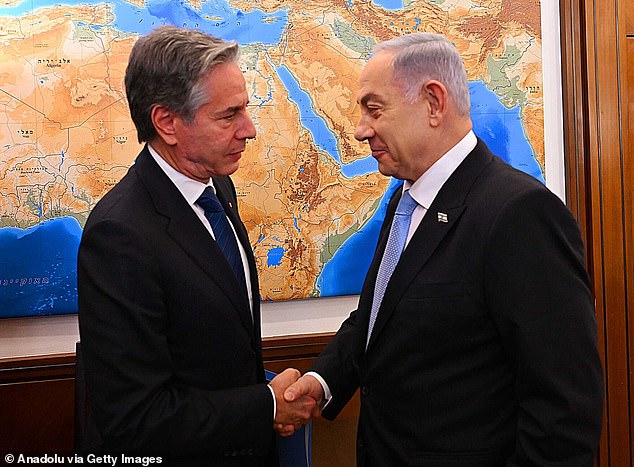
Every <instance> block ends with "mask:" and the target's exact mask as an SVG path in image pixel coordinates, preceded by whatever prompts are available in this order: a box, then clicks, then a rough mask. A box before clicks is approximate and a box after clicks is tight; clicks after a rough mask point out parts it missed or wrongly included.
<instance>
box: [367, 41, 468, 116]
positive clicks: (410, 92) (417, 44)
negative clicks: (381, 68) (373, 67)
mask: <svg viewBox="0 0 634 467" xmlns="http://www.w3.org/2000/svg"><path fill="white" fill-rule="evenodd" d="M383 50H386V51H394V52H396V55H395V56H394V59H393V62H392V66H393V67H394V78H395V80H396V81H397V83H399V84H400V85H401V86H402V87H403V91H404V94H405V99H406V100H407V101H408V102H410V103H412V102H415V101H416V99H418V97H419V93H420V89H421V87H422V86H423V85H424V84H425V83H426V82H427V81H429V80H432V79H433V80H438V81H440V82H441V83H442V84H444V85H445V87H446V88H447V91H448V93H449V95H450V96H451V97H452V98H453V100H454V102H455V104H456V108H457V109H458V113H460V115H462V116H467V115H469V111H470V107H471V104H470V100H469V84H468V83H467V73H466V71H465V68H464V63H463V62H462V58H461V57H460V54H459V53H458V50H456V47H455V46H454V45H453V44H452V43H451V42H449V40H448V39H447V38H446V37H445V36H443V35H442V34H433V33H428V32H418V33H413V34H407V35H404V36H400V37H396V38H394V39H391V40H388V41H385V42H381V43H379V44H377V45H376V46H375V47H374V52H380V51H383Z"/></svg>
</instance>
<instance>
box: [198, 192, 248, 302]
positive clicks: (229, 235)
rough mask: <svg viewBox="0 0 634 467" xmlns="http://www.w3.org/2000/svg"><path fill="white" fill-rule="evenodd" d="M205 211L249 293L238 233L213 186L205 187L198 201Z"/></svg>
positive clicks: (212, 228) (245, 291)
mask: <svg viewBox="0 0 634 467" xmlns="http://www.w3.org/2000/svg"><path fill="white" fill-rule="evenodd" d="M196 204H198V205H199V206H200V207H201V208H203V210H204V211H205V217H206V218H207V220H208V221H209V223H210V224H211V230H213V232H214V236H215V237H216V243H217V244H218V246H219V247H220V249H221V250H222V252H223V253H224V255H225V258H226V259H227V262H228V263H229V265H230V266H231V269H232V270H233V273H234V274H235V276H236V279H237V280H238V283H239V284H240V287H241V288H242V290H243V291H244V293H245V295H246V293H247V284H246V277H245V274H244V266H243V265H242V257H241V256H240V249H239V248H238V242H237V240H236V235H235V233H234V232H233V229H232V228H231V224H230V223H229V219H227V214H226V213H225V210H224V208H223V207H222V204H220V201H219V200H218V197H217V196H216V193H214V190H213V189H212V188H211V187H209V186H208V187H207V188H205V191H203V194H202V195H200V198H198V201H196Z"/></svg>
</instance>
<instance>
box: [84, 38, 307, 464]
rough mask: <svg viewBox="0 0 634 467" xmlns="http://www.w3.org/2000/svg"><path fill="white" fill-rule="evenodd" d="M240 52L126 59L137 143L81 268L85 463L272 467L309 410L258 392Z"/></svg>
mask: <svg viewBox="0 0 634 467" xmlns="http://www.w3.org/2000/svg"><path fill="white" fill-rule="evenodd" d="M237 54H238V46H237V44H236V43H235V42H225V41H223V40H220V39H216V38H214V37H211V36H209V35H207V34H204V33H202V32H199V31H192V30H186V29H181V28H177V27H170V26H165V27H160V28H158V29H155V30H154V31H152V32H151V33H150V34H148V35H147V36H145V37H142V38H140V39H139V40H138V41H137V42H136V44H135V45H134V47H133V49H132V52H131V55H130V60H129V64H128V68H127V70H126V76H125V85H126V93H127V98H128V103H129V107H130V113H131V115H132V119H133V121H134V123H135V126H136V128H137V132H138V138H139V142H146V143H147V144H146V145H145V147H144V148H143V150H142V151H141V153H140V154H139V155H138V157H137V159H136V161H135V163H134V165H133V166H132V167H131V168H130V170H129V171H128V173H127V174H126V175H125V177H123V179H122V180H121V181H120V182H119V183H118V184H117V185H116V186H115V187H114V188H113V189H112V190H111V191H110V192H109V193H107V194H106V195H105V196H104V197H103V199H102V200H101V201H100V202H99V203H97V205H96V206H95V208H94V209H93V211H92V213H91V214H90V217H89V219H88V221H87V223H86V227H85V229H84V233H83V236H82V240H81V245H80V250H79V258H78V289H79V327H80V337H81V348H82V355H83V361H84V367H85V373H86V380H87V393H88V400H89V404H90V407H91V413H90V420H89V422H88V428H87V430H88V433H87V434H86V436H85V437H86V438H87V439H88V440H90V441H91V443H89V444H88V445H87V446H84V450H85V451H86V452H92V453H95V452H107V453H111V454H120V453H125V454H137V455H138V454H141V455H144V456H156V457H160V458H161V461H162V463H163V464H164V465H165V464H168V465H182V466H188V467H191V466H198V465H201V466H202V465H205V466H210V465H213V466H270V465H276V459H275V454H274V452H275V450H274V436H273V435H274V431H273V427H274V425H275V426H276V427H278V428H279V429H280V430H282V431H284V430H286V431H289V430H291V431H292V429H293V428H294V427H298V426H300V425H301V424H302V423H305V422H306V421H307V420H308V419H309V416H310V412H311V410H313V408H314V407H315V401H314V400H313V399H311V398H308V397H305V398H304V399H303V400H301V401H300V402H299V403H295V402H293V403H292V404H291V403H288V402H286V401H285V400H284V398H283V391H284V389H286V387H287V386H288V385H289V384H290V383H292V382H294V381H295V380H296V379H297V378H298V377H299V372H298V371H297V370H292V369H289V370H286V371H285V372H283V373H281V374H280V375H279V376H277V377H276V378H275V379H273V381H271V383H270V384H269V385H267V384H266V382H265V376H264V367H263V363H262V347H261V334H260V311H259V310H260V309H259V289H258V279H257V273H256V267H255V261H254V258H253V254H252V249H251V247H250V245H249V240H248V237H247V232H246V230H245V227H244V225H243V224H242V222H241V220H240V217H239V214H238V204H237V198H236V191H235V188H234V185H233V183H232V181H231V179H230V178H229V175H231V174H232V173H233V172H235V171H236V170H237V169H238V166H239V164H240V158H241V155H242V152H243V151H244V149H245V145H246V142H247V140H248V139H250V138H254V137H255V136H256V130H255V127H254V125H253V122H252V120H251V117H250V116H249V114H248V113H247V103H248V93H247V90H246V85H245V80H244V77H243V75H242V72H241V71H240V68H239V67H238V64H237Z"/></svg>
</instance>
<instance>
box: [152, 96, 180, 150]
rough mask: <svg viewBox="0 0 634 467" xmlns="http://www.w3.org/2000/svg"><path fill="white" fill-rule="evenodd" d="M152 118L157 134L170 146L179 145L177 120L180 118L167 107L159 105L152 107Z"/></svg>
mask: <svg viewBox="0 0 634 467" xmlns="http://www.w3.org/2000/svg"><path fill="white" fill-rule="evenodd" d="M150 116H151V117H152V123H153V124H154V128H155V129H156V133H158V135H159V136H160V137H161V139H162V140H163V141H165V143H166V144H168V145H170V146H173V145H174V144H177V143H178V135H177V132H176V125H177V122H176V119H177V118H178V116H177V115H176V114H175V113H174V112H172V111H171V110H170V109H168V108H167V107H164V106H162V105H158V104H157V105H155V106H154V107H152V110H151V112H150Z"/></svg>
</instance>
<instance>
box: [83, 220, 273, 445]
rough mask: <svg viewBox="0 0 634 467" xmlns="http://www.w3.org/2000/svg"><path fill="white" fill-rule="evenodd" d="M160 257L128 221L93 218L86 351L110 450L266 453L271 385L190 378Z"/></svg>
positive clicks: (86, 256)
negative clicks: (173, 335) (175, 341)
mask: <svg viewBox="0 0 634 467" xmlns="http://www.w3.org/2000/svg"><path fill="white" fill-rule="evenodd" d="M113 252H114V253H113ZM157 253H158V254H157ZM157 256H160V252H156V251H151V247H149V246H148V242H147V240H146V239H145V238H144V235H143V233H142V232H140V231H139V230H138V229H137V228H136V227H135V226H134V225H131V224H130V223H129V222H127V223H126V222H123V221H121V220H114V219H105V220H101V221H98V222H96V223H92V224H91V225H90V226H89V227H88V226H87V229H86V230H85V232H84V236H83V238H82V245H81V248H80V254H79V260H78V281H79V288H80V294H79V306H80V310H81V311H80V315H79V319H80V329H81V332H82V350H83V354H84V357H85V360H86V361H88V360H90V362H91V365H90V368H89V369H88V368H87V370H90V372H89V373H87V375H86V376H87V380H88V382H89V389H90V386H92V387H93V388H99V390H98V391H94V394H93V395H94V399H93V414H94V416H95V418H96V419H97V422H98V424H99V425H100V431H101V432H102V434H103V437H104V448H105V450H106V451H107V450H109V449H112V447H116V449H117V450H118V451H119V452H120V451H121V450H124V451H126V452H145V453H151V452H164V453H170V452H175V451H177V452H180V453H182V452H188V453H192V454H196V453H214V452H216V453H218V452H220V453H222V452H225V451H227V450H244V449H253V450H255V451H261V452H263V453H266V452H267V451H268V449H269V448H270V444H271V440H272V424H273V401H272V397H271V393H270V391H269V389H268V388H267V386H266V384H253V385H249V386H244V387H234V388H231V389H221V390H205V389H202V388H200V386H198V387H197V385H196V384H189V383H188V381H187V378H188V373H187V369H183V368H179V367H178V365H174V360H175V359H176V358H180V360H181V361H183V360H184V359H183V358H182V357H183V356H175V355H172V354H171V347H170V343H169V342H168V338H167V336H168V333H167V332H166V330H167V329H168V327H169V326H170V324H171V323H170V322H168V321H169V320H168V317H169V313H168V312H167V307H168V306H172V307H174V304H170V303H167V302H168V301H169V300H168V298H167V297H166V293H165V291H166V290H167V288H169V287H170V284H168V283H165V279H164V277H163V272H162V268H164V267H165V265H160V264H159V261H158V260H157V259H156V258H157ZM183 280H185V279H183ZM84 336H89V337H90V338H89V339H84ZM202 351H204V349H201V352H202ZM191 358H192V359H194V360H195V359H196V356H195V355H192V356H191ZM185 360H186V359H185ZM192 364H193V365H195V362H194V363H192ZM214 377H216V378H224V377H225V375H217V376H214Z"/></svg>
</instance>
